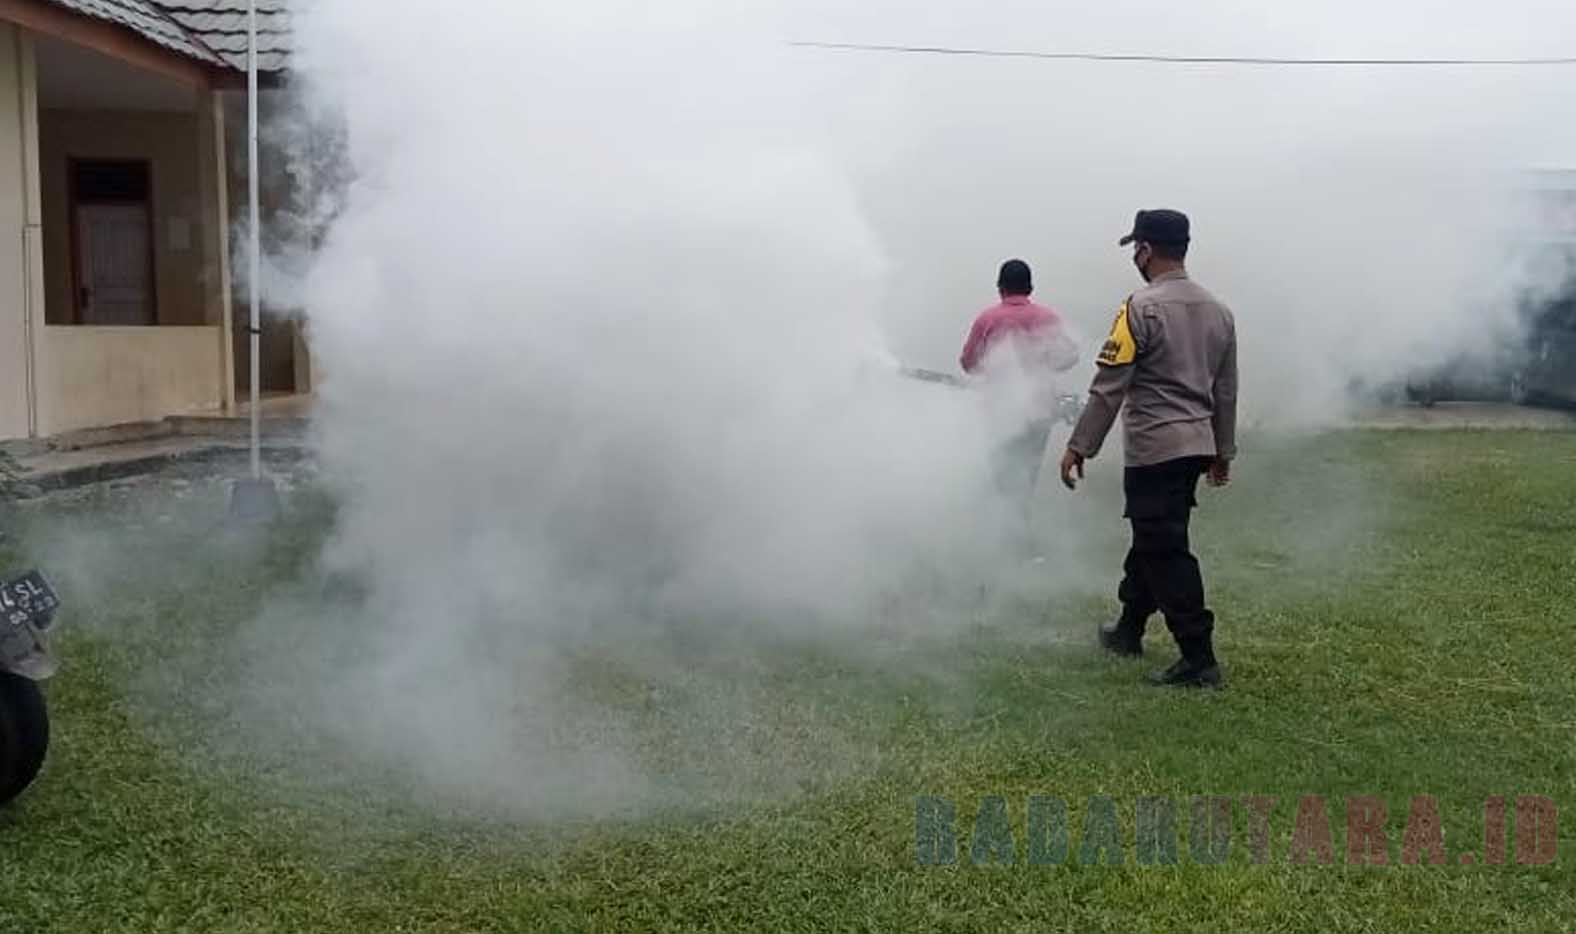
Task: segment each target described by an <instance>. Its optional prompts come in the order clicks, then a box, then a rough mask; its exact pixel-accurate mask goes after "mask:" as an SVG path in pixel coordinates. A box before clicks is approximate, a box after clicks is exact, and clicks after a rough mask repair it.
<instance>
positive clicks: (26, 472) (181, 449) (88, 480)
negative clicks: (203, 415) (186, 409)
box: [13, 435, 306, 499]
mask: <svg viewBox="0 0 1576 934" xmlns="http://www.w3.org/2000/svg"><path fill="white" fill-rule="evenodd" d="M249 454H250V446H249V445H247V444H245V443H242V442H236V441H230V440H226V439H220V438H194V437H185V436H179V435H175V436H171V437H167V438H156V439H149V440H141V441H125V442H121V443H118V444H105V445H100V446H98V447H91V448H78V449H76V450H71V451H51V452H48V453H44V454H36V455H33V456H31V457H19V458H17V459H16V464H17V466H18V467H19V468H20V473H19V476H18V477H17V478H16V479H17V484H18V485H17V488H16V489H15V490H14V491H13V492H14V494H15V495H16V497H17V498H19V499H29V498H32V497H36V496H41V495H44V494H46V493H53V492H56V491H59V490H65V489H72V488H74V487H80V486H86V485H88V484H92V483H105V482H108V481H111V480H121V479H124V478H126V477H135V476H141V475H143V474H148V473H153V472H155V471H159V470H163V469H165V468H167V467H171V466H174V465H177V464H219V463H229V462H234V463H235V464H237V465H239V464H244V463H245V462H246V460H247V459H248V457H249ZM262 455H263V459H264V461H265V463H267V464H270V465H280V464H287V463H292V462H295V461H299V460H301V459H302V458H303V457H305V456H306V452H305V450H304V449H303V448H302V447H301V446H299V445H296V444H289V443H279V442H269V443H267V444H265V445H264V446H263V447H262Z"/></svg>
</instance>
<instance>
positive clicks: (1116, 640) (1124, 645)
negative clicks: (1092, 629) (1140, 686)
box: [1100, 608, 1147, 658]
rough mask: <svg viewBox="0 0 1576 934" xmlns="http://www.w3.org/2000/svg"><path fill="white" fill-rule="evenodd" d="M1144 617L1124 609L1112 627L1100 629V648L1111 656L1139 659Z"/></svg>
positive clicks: (1142, 652)
mask: <svg viewBox="0 0 1576 934" xmlns="http://www.w3.org/2000/svg"><path fill="white" fill-rule="evenodd" d="M1146 622H1147V620H1146V619H1145V617H1142V616H1140V615H1138V613H1136V612H1134V611H1132V610H1129V609H1126V608H1124V609H1123V610H1122V615H1121V618H1119V619H1118V620H1117V621H1116V624H1115V625H1113V626H1101V627H1100V647H1101V648H1103V649H1105V650H1106V651H1107V652H1110V653H1111V654H1112V655H1119V656H1121V657H1123V658H1139V657H1140V656H1142V655H1143V654H1144V624H1145V623H1146Z"/></svg>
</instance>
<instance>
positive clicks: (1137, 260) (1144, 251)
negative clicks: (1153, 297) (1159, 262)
mask: <svg viewBox="0 0 1576 934" xmlns="http://www.w3.org/2000/svg"><path fill="white" fill-rule="evenodd" d="M1153 255H1154V251H1153V250H1151V249H1149V248H1148V247H1139V248H1138V249H1137V250H1134V251H1133V267H1134V268H1135V269H1137V270H1138V274H1139V275H1140V276H1143V278H1144V281H1145V282H1148V281H1149V260H1150V258H1151V257H1152V256H1153Z"/></svg>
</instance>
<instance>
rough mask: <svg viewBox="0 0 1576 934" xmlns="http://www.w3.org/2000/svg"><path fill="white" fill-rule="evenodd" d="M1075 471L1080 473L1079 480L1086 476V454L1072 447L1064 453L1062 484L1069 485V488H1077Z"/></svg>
mask: <svg viewBox="0 0 1576 934" xmlns="http://www.w3.org/2000/svg"><path fill="white" fill-rule="evenodd" d="M1074 471H1077V473H1078V480H1082V479H1083V476H1084V456H1083V455H1082V454H1079V453H1078V452H1077V451H1074V450H1073V449H1072V448H1068V449H1067V452H1066V453H1065V454H1063V455H1062V486H1065V487H1067V489H1069V490H1072V489H1076V488H1077V486H1078V483H1077V481H1076V480H1074V479H1073V472H1074Z"/></svg>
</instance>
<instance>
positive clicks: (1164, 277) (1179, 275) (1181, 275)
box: [1149, 269, 1187, 285]
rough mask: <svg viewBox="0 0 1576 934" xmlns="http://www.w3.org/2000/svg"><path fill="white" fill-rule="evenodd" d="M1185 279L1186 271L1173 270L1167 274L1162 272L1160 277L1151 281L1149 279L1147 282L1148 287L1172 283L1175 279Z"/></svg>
mask: <svg viewBox="0 0 1576 934" xmlns="http://www.w3.org/2000/svg"><path fill="white" fill-rule="evenodd" d="M1186 278H1187V270H1186V269H1173V270H1171V271H1169V272H1163V273H1161V274H1160V275H1158V276H1156V277H1154V278H1153V279H1150V280H1149V284H1150V285H1159V284H1160V283H1162V282H1174V281H1176V280H1177V279H1186Z"/></svg>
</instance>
